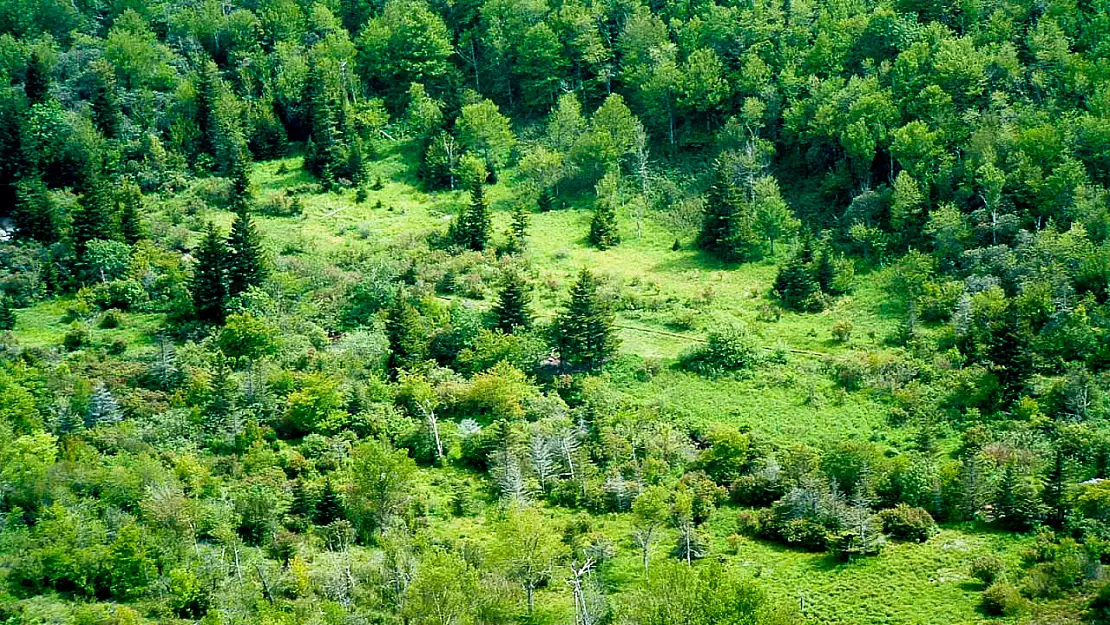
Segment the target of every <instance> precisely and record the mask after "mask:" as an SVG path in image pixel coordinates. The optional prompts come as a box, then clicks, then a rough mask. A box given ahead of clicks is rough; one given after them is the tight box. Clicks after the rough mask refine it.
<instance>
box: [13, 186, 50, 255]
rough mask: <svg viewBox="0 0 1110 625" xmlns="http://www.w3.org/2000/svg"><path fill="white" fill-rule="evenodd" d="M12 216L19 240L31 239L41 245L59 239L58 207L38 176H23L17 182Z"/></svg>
mask: <svg viewBox="0 0 1110 625" xmlns="http://www.w3.org/2000/svg"><path fill="white" fill-rule="evenodd" d="M12 219H13V221H15V228H16V235H17V236H18V237H19V238H20V239H31V240H34V241H38V242H39V243H43V244H45V245H49V244H51V243H55V242H57V241H58V240H59V239H61V236H62V232H61V225H60V223H59V222H60V216H59V215H58V207H57V206H56V205H55V203H54V199H53V198H52V197H51V196H50V191H49V190H48V189H47V188H46V184H45V183H43V181H42V178H40V177H38V176H33V175H32V176H27V177H25V178H24V179H23V180H21V181H20V182H19V185H18V187H17V188H16V200H15V208H14V210H13V211H12Z"/></svg>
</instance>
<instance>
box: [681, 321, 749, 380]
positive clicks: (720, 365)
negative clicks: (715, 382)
mask: <svg viewBox="0 0 1110 625" xmlns="http://www.w3.org/2000/svg"><path fill="white" fill-rule="evenodd" d="M758 360H759V354H758V348H757V347H756V344H755V341H754V340H753V339H752V337H751V335H750V334H748V332H747V331H746V330H744V329H743V328H740V327H735V326H734V327H730V328H726V329H724V330H718V331H714V332H710V333H709V338H708V339H707V340H706V342H705V343H704V344H702V345H699V346H697V347H695V348H693V349H691V350H689V351H687V352H686V353H684V354H683V355H682V356H681V357H680V363H681V365H682V367H683V368H684V369H686V370H687V371H692V372H694V373H697V374H699V375H706V376H720V375H725V374H728V373H733V372H737V371H742V370H744V369H747V368H749V367H751V366H753V365H755V364H756V363H757V362H758Z"/></svg>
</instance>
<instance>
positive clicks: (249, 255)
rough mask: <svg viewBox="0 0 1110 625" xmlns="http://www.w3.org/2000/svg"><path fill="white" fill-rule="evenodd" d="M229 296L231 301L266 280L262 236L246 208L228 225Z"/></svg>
mask: <svg viewBox="0 0 1110 625" xmlns="http://www.w3.org/2000/svg"><path fill="white" fill-rule="evenodd" d="M227 246H228V251H229V253H228V259H227V280H228V295H230V296H232V297H234V296H236V295H239V294H240V293H242V292H243V291H246V290H247V289H248V288H250V287H252V286H259V285H261V284H262V282H263V281H264V280H265V279H266V274H267V271H266V265H265V260H264V252H263V248H262V235H261V234H259V232H258V228H257V227H256V226H255V224H254V219H253V217H252V216H251V211H250V209H249V208H246V207H243V208H241V209H240V210H239V212H238V213H236V215H235V220H234V221H233V222H232V223H231V234H230V235H229V236H228V240H227Z"/></svg>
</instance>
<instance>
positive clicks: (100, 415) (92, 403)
mask: <svg viewBox="0 0 1110 625" xmlns="http://www.w3.org/2000/svg"><path fill="white" fill-rule="evenodd" d="M122 420H123V411H122V410H120V407H119V402H117V401H116V398H115V397H114V396H113V395H112V392H111V391H109V390H108V387H107V386H105V384H104V383H103V382H97V383H96V386H94V387H93V394H92V397H90V398H89V409H88V412H87V413H86V414H85V426H86V427H90V428H91V427H96V426H98V425H110V424H112V423H119V422H120V421H122Z"/></svg>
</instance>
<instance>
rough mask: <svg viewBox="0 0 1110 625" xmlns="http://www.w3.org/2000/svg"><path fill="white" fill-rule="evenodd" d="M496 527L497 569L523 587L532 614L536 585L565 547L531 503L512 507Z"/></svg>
mask: <svg viewBox="0 0 1110 625" xmlns="http://www.w3.org/2000/svg"><path fill="white" fill-rule="evenodd" d="M497 529H498V531H497V538H498V545H497V549H496V554H497V555H496V559H497V561H498V562H499V563H500V569H501V570H502V571H504V574H505V575H506V577H508V578H509V579H511V580H513V581H515V582H517V583H518V584H520V585H521V587H522V588H524V593H525V597H526V601H527V605H528V614H532V613H533V612H534V611H535V608H536V602H535V593H536V589H537V588H539V587H540V586H541V585H543V584H545V583H547V581H548V580H549V579H551V576H552V574H553V573H554V572H555V566H556V565H557V564H558V562H559V560H560V558H561V557H562V556H563V555H564V553H563V552H564V551H565V547H564V546H563V543H562V541H561V540H560V539H559V538H560V537H559V534H558V533H557V531H556V530H555V528H553V527H552V522H551V521H549V520H548V519H547V518H545V517H544V515H543V514H541V513H540V511H539V510H537V509H536V508H533V507H521V506H514V507H512V508H511V509H510V510H509V512H508V514H507V515H506V518H505V520H504V521H503V522H502V523H501V524H500V525H499V526H498V528H497Z"/></svg>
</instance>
